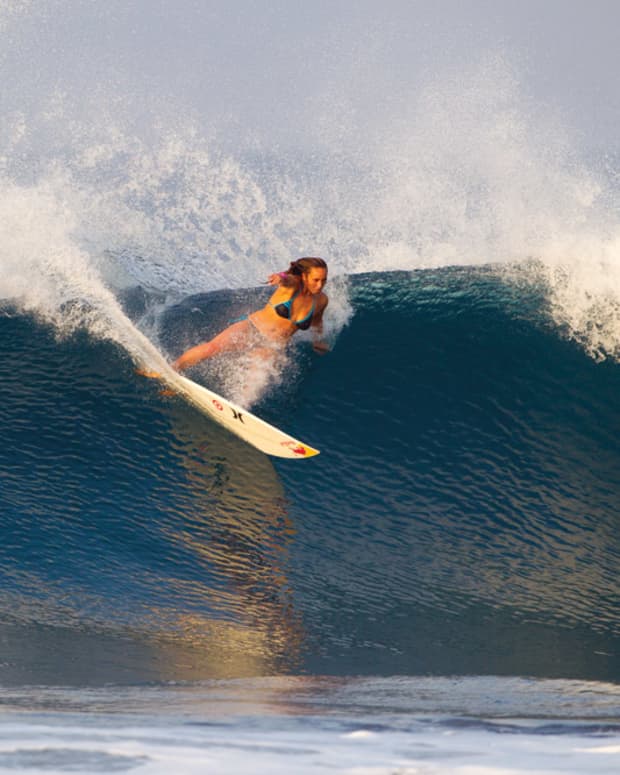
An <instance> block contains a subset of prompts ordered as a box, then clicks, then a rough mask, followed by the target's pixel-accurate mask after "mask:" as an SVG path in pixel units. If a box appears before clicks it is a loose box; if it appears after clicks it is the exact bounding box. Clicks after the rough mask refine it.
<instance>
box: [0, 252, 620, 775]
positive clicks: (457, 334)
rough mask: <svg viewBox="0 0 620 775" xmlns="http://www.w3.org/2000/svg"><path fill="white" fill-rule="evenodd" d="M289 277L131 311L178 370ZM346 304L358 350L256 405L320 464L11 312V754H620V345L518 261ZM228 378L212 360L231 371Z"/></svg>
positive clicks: (1, 639) (7, 512)
mask: <svg viewBox="0 0 620 775" xmlns="http://www.w3.org/2000/svg"><path fill="white" fill-rule="evenodd" d="M264 294H265V291H264V290H260V289H252V288H250V289H247V290H245V291H244V290H237V291H217V292H213V293H205V294H199V295H192V296H189V297H184V298H180V299H178V300H177V301H175V302H174V303H169V304H165V305H163V306H162V305H161V299H160V298H156V297H155V296H154V295H152V294H150V293H149V292H145V291H143V290H140V289H137V288H133V289H129V290H127V291H125V292H124V293H123V294H121V295H120V297H119V299H120V301H121V302H122V304H123V305H124V307H125V309H126V311H127V314H128V315H129V316H130V317H133V318H134V319H135V320H136V321H138V323H139V321H140V320H144V319H145V313H146V312H147V311H148V310H149V309H151V311H153V310H155V311H154V312H152V314H153V315H155V317H156V321H157V337H156V338H157V340H158V342H159V346H160V347H161V349H162V351H163V352H164V353H165V354H166V356H167V357H173V356H175V355H177V354H178V353H179V352H180V351H181V350H182V349H183V348H184V347H185V346H187V344H188V343H190V342H195V341H198V340H200V338H202V337H206V336H208V335H209V334H210V333H211V331H214V330H217V328H218V327H219V326H221V325H222V324H223V323H224V322H225V320H226V319H227V316H231V315H234V313H236V312H237V311H243V310H244V309H247V308H251V307H252V306H253V305H254V306H255V305H257V304H258V303H260V300H261V299H262V298H263V296H264ZM346 295H347V299H348V303H349V305H350V308H351V314H350V316H349V319H348V322H347V324H346V325H345V326H344V327H342V328H340V329H338V330H334V331H332V332H331V334H330V337H331V345H332V351H331V353H329V354H328V355H327V356H324V357H317V356H314V355H313V354H312V352H311V348H310V347H309V345H308V343H307V342H304V341H299V342H297V343H296V344H295V345H294V346H293V348H292V350H291V351H290V352H289V354H288V367H287V369H286V370H285V371H284V373H283V374H281V375H280V377H279V381H278V382H276V383H275V384H272V385H271V387H269V388H268V389H266V390H265V391H264V392H263V394H262V396H261V397H260V399H259V400H258V401H257V402H256V404H255V405H254V406H253V410H254V411H255V412H256V413H257V414H259V415H260V416H262V417H264V418H265V419H267V420H268V421H270V422H273V423H275V424H277V425H278V426H280V427H282V428H284V429H286V430H287V431H289V432H291V433H293V434H295V435H296V436H298V437H299V438H303V439H304V440H306V441H308V442H309V443H312V444H314V445H316V446H318V447H319V448H320V449H321V455H320V456H319V457H317V458H314V459H312V460H308V461H281V460H274V459H269V458H267V457H266V456H264V455H263V454H262V453H260V452H258V451H256V450H254V449H253V448H251V447H250V446H248V445H247V444H245V443H244V442H242V441H241V440H239V439H237V438H236V437H234V436H232V435H230V434H229V433H228V432H227V431H225V430H224V429H222V428H220V427H219V426H217V425H214V424H212V423H211V421H210V420H208V419H207V418H206V417H204V416H203V415H201V414H200V413H198V412H197V411H196V410H195V409H194V408H193V407H191V406H190V405H188V404H186V403H185V402H184V401H183V400H182V399H180V398H179V397H174V396H169V395H166V394H162V391H161V386H160V385H159V383H156V382H153V381H150V380H145V379H144V378H143V377H140V376H139V375H137V374H136V372H135V364H134V362H133V360H132V358H131V357H130V356H129V354H128V351H127V350H126V349H124V348H123V347H120V346H119V345H117V344H115V343H113V342H110V341H106V340H101V339H100V338H96V337H93V336H92V335H91V334H89V332H88V330H87V328H84V329H82V330H80V329H78V330H77V331H76V332H75V333H73V334H72V335H70V336H65V337H61V336H59V335H58V331H57V330H56V329H55V328H54V327H52V326H51V325H49V324H48V323H45V322H43V321H42V320H40V319H39V318H37V317H36V316H33V315H31V314H27V313H24V312H23V311H22V310H20V309H19V308H18V307H16V306H15V305H12V304H10V303H7V304H6V305H5V307H4V310H3V315H2V317H0V347H1V353H0V356H1V357H0V393H1V395H0V407H1V409H0V412H1V416H0V419H1V426H2V445H1V447H0V503H1V506H0V532H1V535H2V542H1V543H0V573H1V578H2V585H1V589H0V685H1V686H2V689H1V690H0V707H1V708H2V709H3V713H4V716H3V717H4V720H5V726H4V729H5V732H4V735H5V737H4V738H3V739H4V740H5V743H3V745H4V747H2V745H0V771H7V772H8V771H13V769H15V768H17V769H22V770H28V771H30V769H32V768H34V770H36V771H38V768H42V769H43V770H45V771H47V770H49V769H52V770H53V771H60V772H64V771H69V770H70V771H76V770H77V771H80V772H82V771H83V772H91V771H92V772H94V771H119V770H120V771H122V770H124V769H133V768H142V769H143V771H144V772H164V771H166V766H167V765H166V764H165V761H175V762H176V764H175V766H177V767H179V768H180V769H178V771H183V772H185V771H187V772H193V771H194V768H196V771H203V770H199V769H198V768H199V767H200V766H202V765H203V764H204V761H205V759H204V757H205V756H207V753H208V755H209V756H210V757H211V759H209V761H211V765H209V766H211V769H207V770H205V771H209V772H211V771H213V772H219V771H223V770H226V771H230V772H237V771H238V772H243V771H247V769H245V768H246V766H247V761H248V756H250V755H251V756H254V754H251V753H250V752H251V751H254V750H255V751H258V753H257V754H256V758H255V759H254V769H253V770H251V771H256V772H263V771H265V772H266V771H272V772H273V771H275V772H280V771H282V772H286V771H291V767H292V768H293V769H295V770H296V771H299V772H306V771H308V772H310V771H312V772H321V771H333V769H335V770H336V771H343V772H345V771H347V772H348V771H349V769H347V768H351V767H354V766H357V765H359V764H360V763H361V762H363V761H366V760H367V761H368V762H374V763H375V766H376V767H377V768H378V769H377V770H376V771H377V772H392V771H394V769H393V768H394V767H397V766H402V767H405V766H410V767H414V766H418V765H419V764H420V762H422V761H428V762H430V763H429V764H428V766H429V767H430V769H429V770H428V771H429V772H452V771H458V770H457V769H454V770H452V769H450V767H452V766H456V765H451V764H450V762H451V761H457V762H458V766H459V767H461V766H463V767H465V766H466V765H467V763H474V765H475V764H476V763H477V765H478V766H481V767H482V766H483V765H484V766H489V767H490V768H491V770H490V771H493V770H492V768H493V767H501V766H502V765H503V763H505V762H506V761H507V760H508V759H512V760H514V762H515V763H516V764H515V766H517V770H516V771H528V770H529V769H531V768H532V767H534V766H541V768H542V770H543V771H547V770H546V769H545V767H547V766H548V767H549V768H550V769H549V770H548V771H554V768H555V767H556V766H557V764H558V761H561V760H562V756H564V755H567V754H565V753H560V752H562V751H565V752H566V751H567V750H569V749H570V751H572V754H571V755H570V766H569V765H568V763H566V769H563V770H562V771H563V772H573V771H574V772H581V771H592V772H598V771H600V772H607V771H609V772H612V771H615V770H614V769H613V767H614V766H615V764H613V762H616V764H617V753H618V752H619V751H620V748H619V747H618V739H619V738H620V727H619V726H618V724H619V719H620V706H619V697H620V690H618V688H617V687H618V683H619V682H620V660H619V659H618V646H619V639H620V618H619V613H618V612H619V610H620V607H619V606H618V581H617V579H618V576H619V571H620V551H619V539H618V513H619V509H618V504H619V503H620V456H619V455H618V444H617V438H618V433H619V432H620V410H619V408H618V401H617V396H618V395H619V389H620V369H619V367H618V365H617V363H615V362H614V361H613V360H607V361H605V362H596V361H595V360H594V359H593V358H592V357H590V356H589V355H588V354H587V353H586V352H585V351H584V349H583V348H582V347H581V346H580V345H579V344H577V343H575V342H574V341H571V340H570V338H568V337H567V336H566V332H565V331H563V330H562V328H561V327H559V326H558V325H557V323H556V322H554V320H553V318H552V316H551V314H550V310H549V305H548V301H547V296H546V293H545V289H544V288H543V287H541V286H539V285H537V284H535V283H532V284H530V285H527V286H524V285H523V284H520V283H519V284H515V283H514V282H512V281H511V280H510V277H508V276H507V275H506V274H505V273H504V272H502V271H500V270H499V269H498V268H497V267H491V266H489V267H478V268H474V267H464V268H443V269H438V270H419V271H415V272H411V273H403V272H395V273H372V274H364V275H352V276H350V277H348V278H347V282H346ZM224 366H226V368H223V366H222V363H221V362H220V363H217V362H213V363H210V364H206V365H202V366H200V367H197V368H196V369H195V371H194V372H193V374H192V376H193V377H194V378H195V379H197V380H199V381H203V382H206V383H207V384H209V385H211V386H212V387H214V388H215V389H222V390H223V389H224V388H225V387H226V384H227V382H226V379H225V376H226V373H228V372H227V369H228V367H231V368H232V367H234V358H232V359H229V361H226V359H224ZM233 374H234V369H233ZM223 375H224V376H223ZM364 677H365V678H364ZM89 719H90V720H89ZM257 724H258V728H257V726H256V725H257ZM93 725H95V727H97V728H100V729H101V730H102V732H101V733H100V732H95V731H94V728H93ZM128 725H129V728H131V729H133V730H134V732H135V734H134V735H133V737H131V735H129V736H128V734H127V732H126V729H127V726H128ZM196 725H197V726H196ZM506 725H507V726H506ZM511 725H512V726H511ZM257 729H258V731H257ZM6 730H9V731H8V732H7V731H6ZM11 730H12V731H11ZM76 730H80V731H79V732H76ZM136 730H138V731H136ZM201 730H202V731H201ZM15 734H17V736H18V738H19V739H22V740H23V745H22V746H21V747H19V746H18V747H17V748H16V747H15V745H14V743H12V742H11V743H10V742H8V741H12V740H14V739H15V737H14V736H15ZM76 734H78V738H79V739H82V738H83V739H84V740H85V741H86V742H85V743H84V745H86V749H87V752H86V753H84V750H83V747H82V748H81V747H80V746H79V745H78V746H77V748H76V742H75V740H76V738H75V735H76ZM7 735H8V737H7ZM158 735H159V736H161V735H163V736H164V737H165V738H166V736H167V735H171V736H172V737H174V738H179V739H183V740H185V743H186V746H187V751H191V755H190V756H189V759H187V760H183V761H184V762H185V763H184V764H181V763H180V762H181V759H179V756H180V753H179V750H177V747H175V746H174V745H172V742H171V743H170V746H171V747H170V749H169V750H168V749H166V753H165V756H163V759H162V758H161V756H162V755H163V754H162V750H163V749H161V748H160V747H159V744H156V743H155V742H154V739H155V738H157V736H158ZM196 735H198V736H197V737H196ZM256 735H258V738H259V739H260V740H261V741H262V742H260V743H258V742H257V740H256V739H255V738H256ZM446 735H447V736H448V738H449V740H450V743H449V745H448V744H447V738H446ZM129 738H131V740H133V743H130V742H129ZM500 738H501V741H502V742H501V744H500V745H499V749H498V754H497V757H496V758H488V750H487V749H488V746H489V739H491V740H495V739H498V740H499V739H500ZM166 739H167V738H166ZM170 739H171V740H172V738H170ZM523 739H527V741H529V742H528V743H527V745H526V748H527V746H530V750H533V751H535V754H536V755H534V757H533V758H531V755H530V754H527V753H526V752H525V749H524V748H523V746H521V743H520V742H519V741H521V740H523ZM601 739H602V742H601ZM110 741H114V742H110ZM166 745H168V743H166ZM494 745H495V743H493V744H492V747H493V746H494ZM41 746H43V748H44V750H45V751H47V754H45V753H43V754H41V753H40V750H41ZM132 746H133V747H132ZM222 746H223V748H222ZM256 746H258V747H256ZM265 746H267V749H265ZM360 746H365V748H363V749H362V751H363V752H362V753H360ZM453 746H456V749H455V750H453V748H452V747H453ZM515 746H516V747H515ZM532 746H533V748H532ZM597 747H598V748H601V749H603V750H601V751H599V752H598V753H596V755H594V753H593V750H594V749H595V748H597ZM125 749H126V751H125V754H119V751H122V750H125ZM130 749H131V750H130ZM136 751H137V753H136ZM364 751H365V753H364ZM395 751H396V752H400V753H398V755H397V756H396V754H395ZM37 752H38V753H37ZM270 752H271V753H270ZM579 752H581V753H579ZM118 756H120V758H118ZM123 756H125V757H126V758H123ZM339 756H341V759H338V757H339ZM37 757H38V758H37ZM114 757H117V758H114ZM127 757H128V758H127ZM167 757H168V758H167ZM273 757H275V759H274V758H273ZM334 757H335V758H334ZM360 757H361V758H360ZM399 757H400V758H399ZM455 757H456V758H455ZM558 757H559V758H558ZM580 757H581V758H580ZM584 757H585V758H584ZM207 758H208V757H207ZM190 760H191V761H190ZM567 761H568V760H567ZM399 762H400V764H399ZM608 767H611V769H607V768H608ZM29 768H30V769H29ZM338 768H340V770H339V769H338ZM390 768H392V769H390ZM571 768H574V769H571ZM351 771H352V770H351ZM403 771H408V770H406V769H405V770H403ZM411 771H414V770H411ZM373 772H374V770H373Z"/></svg>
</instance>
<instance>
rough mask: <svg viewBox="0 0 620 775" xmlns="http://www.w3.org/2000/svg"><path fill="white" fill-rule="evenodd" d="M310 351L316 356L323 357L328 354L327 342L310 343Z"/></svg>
mask: <svg viewBox="0 0 620 775" xmlns="http://www.w3.org/2000/svg"><path fill="white" fill-rule="evenodd" d="M312 349H313V350H314V352H315V353H317V355H325V353H328V352H329V345H328V344H327V342H321V341H319V340H317V341H316V342H312Z"/></svg>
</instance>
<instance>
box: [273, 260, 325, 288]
mask: <svg viewBox="0 0 620 775" xmlns="http://www.w3.org/2000/svg"><path fill="white" fill-rule="evenodd" d="M311 269H327V263H326V262H325V261H324V260H323V259H322V258H317V257H315V256H304V257H303V258H298V259H297V260H296V261H291V263H290V266H289V268H288V269H287V270H286V271H285V272H281V273H280V276H281V277H282V285H297V284H298V283H299V281H300V280H301V276H302V275H304V274H306V273H307V272H309V271H310V270H311Z"/></svg>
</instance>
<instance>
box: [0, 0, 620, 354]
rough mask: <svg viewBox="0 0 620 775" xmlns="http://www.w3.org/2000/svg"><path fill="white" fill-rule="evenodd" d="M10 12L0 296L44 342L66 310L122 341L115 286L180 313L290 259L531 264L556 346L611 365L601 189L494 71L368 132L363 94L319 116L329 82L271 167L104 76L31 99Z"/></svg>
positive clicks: (268, 159) (349, 266)
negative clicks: (134, 287) (42, 327)
mask: <svg viewBox="0 0 620 775" xmlns="http://www.w3.org/2000/svg"><path fill="white" fill-rule="evenodd" d="M69 6H70V7H71V3H69ZM80 8H81V7H80ZM6 9H12V10H11V12H10V13H9V12H8V11H7V12H5V14H4V16H3V17H2V16H0V18H4V19H5V22H6V23H7V24H8V23H10V25H11V30H12V38H11V41H12V43H13V47H12V48H11V47H9V49H8V51H7V52H5V60H6V62H7V66H8V67H9V68H10V67H13V68H15V70H14V71H13V72H11V73H10V75H11V76H12V78H11V79H10V80H11V83H12V87H11V91H10V92H9V93H8V96H5V97H4V98H3V101H2V105H1V107H2V108H3V111H2V121H3V134H2V136H3V140H2V146H1V147H0V208H1V212H2V216H3V222H4V225H3V235H2V236H3V246H2V249H1V259H0V267H1V269H2V272H1V275H2V278H3V279H2V281H1V284H0V295H2V296H4V297H6V296H12V297H19V298H20V299H21V303H22V304H23V306H24V308H25V309H28V310H31V311H37V312H38V313H39V314H41V315H43V316H44V317H46V318H47V319H49V320H51V321H53V323H54V325H57V326H58V327H59V328H63V327H64V328H67V327H68V328H71V327H75V326H77V325H79V324H80V319H79V314H78V312H77V309H78V308H77V307H75V306H74V307H73V308H72V310H71V312H70V313H68V312H67V307H66V302H68V301H73V300H75V299H76V298H78V299H80V300H83V301H85V302H86V304H85V305H83V306H82V310H83V311H84V310H86V309H90V310H91V311H92V309H93V308H97V309H99V311H100V313H101V314H100V315H98V316H97V315H95V316H93V315H92V314H91V312H88V313H87V312H84V317H83V319H82V321H81V322H82V323H83V324H84V325H85V326H86V327H88V328H89V329H90V330H93V332H96V333H98V334H99V335H111V336H112V337H113V338H114V337H116V338H122V336H120V337H119V336H118V335H117V334H115V332H114V331H113V325H111V324H110V320H111V318H112V317H116V318H117V319H118V310H117V309H116V308H115V302H114V300H113V295H114V291H115V290H116V289H118V288H119V287H121V286H123V285H128V284H140V285H142V286H144V287H146V288H152V289H156V290H159V291H164V292H165V293H166V294H167V295H168V298H169V300H175V299H177V298H179V297H181V296H185V295H189V294H191V293H195V292H204V291H208V290H215V289H219V288H240V287H250V286H255V285H257V284H258V283H260V282H262V281H264V279H265V278H266V276H267V275H268V274H269V273H270V272H272V271H273V270H274V269H278V268H280V267H285V266H286V265H287V264H288V261H289V260H290V259H291V258H293V257H296V256H298V255H303V254H314V255H323V256H324V257H325V258H326V259H327V260H328V262H329V265H330V273H331V278H332V279H333V278H334V277H335V276H338V275H341V276H342V275H346V274H348V273H355V272H376V271H385V270H414V269H417V268H422V267H424V268H426V267H440V266H448V265H453V264H459V265H479V264H486V263H493V264H503V265H511V264H514V263H515V262H517V263H518V262H527V266H528V271H530V269H529V268H531V266H533V263H532V259H535V260H536V263H537V269H536V272H535V275H536V279H537V280H539V279H540V278H541V277H543V278H544V281H545V283H546V285H547V289H548V297H549V301H550V305H549V309H550V312H551V314H552V315H553V318H554V320H555V321H556V323H557V324H558V326H559V328H560V330H562V331H564V332H565V333H566V334H567V335H568V336H571V337H573V338H574V339H576V340H577V341H579V342H580V343H581V344H582V346H583V347H584V349H585V350H586V351H587V352H588V353H589V354H590V355H592V356H593V357H595V358H604V357H607V356H611V357H614V358H617V357H618V355H619V352H620V313H619V304H620V258H619V251H618V248H619V246H620V228H619V224H618V219H617V198H618V192H617V190H616V189H615V187H614V182H613V179H612V178H610V177H609V176H607V175H606V174H604V173H603V171H601V170H597V169H594V167H593V166H592V165H591V164H590V165H588V164H586V163H585V162H584V161H583V160H582V158H581V154H580V151H579V143H578V141H577V140H576V138H574V137H571V133H570V130H569V129H568V128H567V127H566V124H565V122H564V121H563V119H562V117H561V116H559V115H555V114H554V113H553V112H552V111H551V110H549V109H547V108H545V107H543V106H541V105H540V104H538V103H536V102H535V101H534V100H532V99H531V98H529V97H528V95H527V94H526V92H525V90H524V88H523V87H522V85H521V83H520V79H519V75H518V73H517V72H516V71H515V69H514V68H513V67H511V66H510V65H509V64H508V63H507V61H506V58H505V57H504V56H503V55H502V54H501V53H492V54H481V55H480V56H479V59H478V61H477V62H476V63H475V64H473V65H470V66H469V67H468V68H459V69H456V68H447V67H444V68H443V69H438V70H437V71H435V72H433V74H432V75H428V74H427V75H424V76H421V77H420V78H419V79H418V81H417V82H415V80H413V81H412V84H411V85H410V88H409V91H408V92H407V93H403V91H402V88H401V89H400V91H399V92H398V96H399V99H398V100H396V101H392V102H390V100H388V99H387V98H386V99H385V100H384V102H383V103H382V105H383V107H384V108H385V110H383V112H382V113H381V115H374V116H373V117H372V120H369V121H368V122H365V123H364V126H363V128H360V124H359V120H358V118H357V116H358V115H359V114H358V112H357V110H358V109H359V108H361V106H362V105H363V99H364V97H363V95H361V94H358V93H355V92H351V93H349V95H348V102H347V105H348V107H347V108H346V110H343V111H342V112H338V111H335V112H334V113H333V114H332V113H331V112H330V106H331V107H332V108H333V105H334V99H335V96H334V95H337V94H340V93H345V92H346V87H345V85H344V83H342V82H341V81H340V80H339V79H338V75H337V74H336V76H335V78H336V80H335V81H334V82H333V83H331V84H329V86H328V87H326V91H325V99H324V100H321V98H320V95H315V99H313V100H312V101H311V110H312V113H313V115H312V117H310V116H308V121H307V126H308V128H307V131H305V132H304V133H300V134H299V135H294V136H291V137H289V138H288V140H289V142H288V144H287V149H286V151H283V150H281V149H280V148H279V147H277V146H276V145H275V144H270V142H269V135H268V133H263V134H258V135H255V133H254V131H253V129H252V128H251V127H249V128H248V129H247V131H245V132H244V131H242V130H239V132H238V135H237V137H236V142H231V139H230V138H229V137H227V134H226V133H227V131H228V128H229V126H230V116H226V118H225V119H224V118H222V120H221V122H220V124H219V125H218V123H217V121H215V123H213V120H211V119H210V121H209V123H206V122H205V121H203V120H201V117H200V114H199V112H197V111H196V110H195V109H194V107H195V106H192V105H189V106H188V105H184V104H182V102H177V101H175V100H174V99H169V95H166V94H154V95H150V94H149V93H148V92H147V90H146V89H145V88H144V84H142V83H140V82H131V80H130V78H129V76H128V74H127V73H122V74H120V73H119V72H118V71H117V70H116V69H115V68H114V67H112V65H111V64H110V61H109V60H108V59H106V61H105V63H104V64H102V65H101V73H100V75H101V78H99V79H98V81H97V84H96V87H94V88H92V89H91V90H90V91H88V93H87V96H86V97H84V93H83V92H82V91H80V89H78V86H77V85H75V91H74V92H71V91H70V90H69V87H68V88H67V90H65V91H63V90H61V89H60V88H57V89H53V90H50V91H49V93H47V94H46V95H45V96H44V97H41V96H40V95H39V94H38V92H37V91H36V88H35V86H34V85H33V83H34V82H33V78H32V71H31V70H28V69H27V67H26V63H25V61H24V60H23V58H22V59H20V58H19V57H18V55H17V54H16V53H15V52H16V51H17V47H18V46H22V47H23V46H24V45H26V50H30V49H32V47H33V46H34V45H35V43H36V40H38V38H37V35H40V34H41V29H40V27H41V26H42V25H44V24H49V23H50V17H49V14H47V12H44V11H43V10H42V11H41V17H40V19H37V17H36V13H37V11H36V9H33V8H32V7H31V6H30V5H29V4H28V3H25V4H24V3H22V4H19V3H18V4H9V5H5V10H6ZM48 10H49V9H48ZM81 12H85V9H84V8H81ZM46 14H47V15H46ZM20 21H22V22H23V26H22V27H20ZM106 21H107V23H110V24H113V23H114V17H113V16H112V17H111V19H106ZM119 24H122V19H121V22H119ZM37 25H38V26H37ZM55 34H59V32H58V30H56V32H55ZM41 56H42V57H43V55H41ZM69 61H70V57H67V62H69ZM29 66H30V65H29ZM89 66H91V67H95V65H94V64H93V63H90V64H89ZM58 67H59V68H61V74H62V62H61V63H60V64H59V65H58ZM18 68H21V70H20V69H18ZM344 72H345V71H344V70H343V77H344ZM369 77H370V76H369ZM381 77H384V76H381V75H379V76H377V78H378V79H380V78H381ZM21 81H23V84H22V83H21ZM371 85H372V91H373V93H378V92H380V91H381V90H380V88H379V87H380V86H381V82H380V80H378V81H377V82H375V83H373V84H371ZM383 88H386V89H389V83H386V84H383ZM17 94H19V102H18V103H15V104H14V103H13V102H12V101H11V100H12V98H13V99H14V100H16V99H17V97H16V95H17ZM11 95H13V97H12V96H11ZM166 103H168V104H167V105H166ZM242 108H243V106H241V107H240V113H242ZM317 112H318V115H317ZM301 124H303V116H301V117H299V118H298V119H297V120H296V122H295V124H294V127H295V128H296V129H295V131H297V130H298V129H299V126H300V125H301ZM279 131H280V134H279V136H282V132H283V130H282V129H281V128H280V130H279ZM292 131H293V130H292ZM330 284H331V283H330ZM332 287H334V286H332ZM344 291H346V288H345V287H344V286H343V287H342V288H337V289H336V291H335V296H334V298H333V301H332V306H331V307H330V315H331V314H333V312H334V311H335V310H339V314H338V320H339V325H342V321H343V320H344V321H345V322H346V320H348V315H350V310H349V309H348V302H347V298H346V292H344ZM104 318H105V319H107V321H108V322H107V323H106V324H102V323H101V320H102V319H104ZM334 331H337V327H334Z"/></svg>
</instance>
